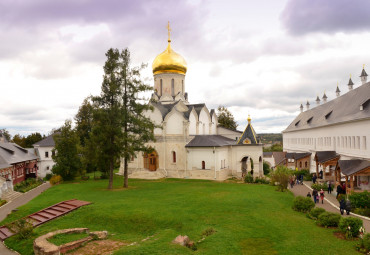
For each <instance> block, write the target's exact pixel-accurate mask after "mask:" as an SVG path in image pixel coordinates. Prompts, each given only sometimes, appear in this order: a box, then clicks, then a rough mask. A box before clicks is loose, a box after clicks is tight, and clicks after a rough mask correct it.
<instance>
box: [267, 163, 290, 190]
mask: <svg viewBox="0 0 370 255" xmlns="http://www.w3.org/2000/svg"><path fill="white" fill-rule="evenodd" d="M291 176H292V170H290V169H289V168H287V167H285V166H278V167H277V168H276V170H275V171H274V172H272V173H271V182H272V183H277V190H278V191H282V192H283V191H284V190H286V189H288V184H289V178H290V177H291Z"/></svg>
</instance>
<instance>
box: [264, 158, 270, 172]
mask: <svg viewBox="0 0 370 255" xmlns="http://www.w3.org/2000/svg"><path fill="white" fill-rule="evenodd" d="M270 172H271V168H270V165H269V164H268V163H267V162H266V161H263V174H264V175H268V174H269V173H270Z"/></svg>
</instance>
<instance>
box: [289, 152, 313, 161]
mask: <svg viewBox="0 0 370 255" xmlns="http://www.w3.org/2000/svg"><path fill="white" fill-rule="evenodd" d="M311 154H312V153H311V152H287V153H286V156H285V157H286V158H290V159H295V160H298V159H301V158H305V157H308V156H311Z"/></svg>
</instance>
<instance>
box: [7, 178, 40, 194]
mask: <svg viewBox="0 0 370 255" xmlns="http://www.w3.org/2000/svg"><path fill="white" fill-rule="evenodd" d="M42 183H43V181H42V180H40V179H36V178H28V179H27V180H25V181H23V182H19V183H17V184H15V185H14V190H15V191H18V192H22V193H25V192H27V191H29V190H31V189H34V188H36V187H37V186H40V185H41V184H42Z"/></svg>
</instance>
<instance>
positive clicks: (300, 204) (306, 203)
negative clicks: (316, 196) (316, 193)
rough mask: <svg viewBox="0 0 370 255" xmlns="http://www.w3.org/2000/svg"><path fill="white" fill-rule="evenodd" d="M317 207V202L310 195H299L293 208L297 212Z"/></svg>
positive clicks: (294, 201)
mask: <svg viewBox="0 0 370 255" xmlns="http://www.w3.org/2000/svg"><path fill="white" fill-rule="evenodd" d="M314 207H315V203H314V202H313V201H312V199H311V198H309V197H302V196H297V197H295V198H294V200H293V206H292V208H293V210H294V211H297V212H304V213H306V212H309V211H311V209H312V208H314Z"/></svg>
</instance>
